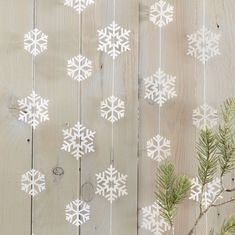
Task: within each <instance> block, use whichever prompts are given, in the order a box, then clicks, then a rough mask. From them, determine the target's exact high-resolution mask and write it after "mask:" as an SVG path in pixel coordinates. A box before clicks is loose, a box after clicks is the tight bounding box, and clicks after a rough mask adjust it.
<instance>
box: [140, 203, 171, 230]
mask: <svg viewBox="0 0 235 235" xmlns="http://www.w3.org/2000/svg"><path fill="white" fill-rule="evenodd" d="M141 228H144V229H147V230H149V231H150V232H152V233H153V234H154V235H161V234H163V233H165V232H166V231H168V230H170V225H169V224H168V223H167V222H166V221H165V220H164V219H163V218H162V217H161V215H160V206H159V205H158V204H157V203H156V202H155V203H153V204H152V205H151V206H147V207H144V208H142V209H141Z"/></svg>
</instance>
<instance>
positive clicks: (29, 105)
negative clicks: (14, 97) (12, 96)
mask: <svg viewBox="0 0 235 235" xmlns="http://www.w3.org/2000/svg"><path fill="white" fill-rule="evenodd" d="M48 103H49V100H47V99H43V98H42V97H41V96H39V95H37V94H36V93H35V91H33V92H32V93H31V94H30V95H29V96H28V97H26V98H24V99H20V100H18V104H19V109H20V113H19V120H20V121H23V122H26V123H28V124H30V125H31V126H32V127H33V128H34V129H35V128H36V127H37V125H38V124H39V123H40V122H45V121H48V120H49V115H48Z"/></svg>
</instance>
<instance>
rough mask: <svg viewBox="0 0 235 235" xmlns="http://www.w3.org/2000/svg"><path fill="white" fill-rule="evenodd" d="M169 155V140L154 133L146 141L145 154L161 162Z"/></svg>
mask: <svg viewBox="0 0 235 235" xmlns="http://www.w3.org/2000/svg"><path fill="white" fill-rule="evenodd" d="M170 155H171V150H170V140H167V139H166V138H163V137H162V136H160V135H156V136H154V137H153V138H151V139H150V140H148V141H147V156H148V157H150V158H152V159H153V160H156V161H158V162H161V161H163V160H165V159H166V158H168V157H169V156H170Z"/></svg>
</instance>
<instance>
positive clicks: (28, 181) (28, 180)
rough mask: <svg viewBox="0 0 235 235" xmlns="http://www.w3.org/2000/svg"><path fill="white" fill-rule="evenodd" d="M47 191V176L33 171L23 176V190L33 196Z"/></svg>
mask: <svg viewBox="0 0 235 235" xmlns="http://www.w3.org/2000/svg"><path fill="white" fill-rule="evenodd" d="M45 189H46V183H45V176H44V175H43V174H41V173H40V172H39V171H37V170H35V169H32V170H30V171H27V172H26V173H25V174H23V175H22V176H21V190H23V191H25V192H26V193H28V194H29V195H31V196H33V197H34V196H35V195H37V194H38V193H40V192H42V191H44V190H45Z"/></svg>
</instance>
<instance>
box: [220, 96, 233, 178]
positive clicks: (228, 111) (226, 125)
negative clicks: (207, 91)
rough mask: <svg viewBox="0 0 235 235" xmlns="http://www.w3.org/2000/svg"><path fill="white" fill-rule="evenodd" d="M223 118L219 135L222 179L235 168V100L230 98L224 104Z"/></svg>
mask: <svg viewBox="0 0 235 235" xmlns="http://www.w3.org/2000/svg"><path fill="white" fill-rule="evenodd" d="M222 117H223V121H222V124H221V125H220V126H219V130H218V134H217V139H218V156H219V163H220V169H221V177H223V176H224V175H226V174H227V173H229V172H230V171H232V170H233V169H234V168H235V141H234V140H235V138H234V137H235V129H234V117H235V98H229V99H227V100H226V101H225V102H224V105H223V107H222Z"/></svg>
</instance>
